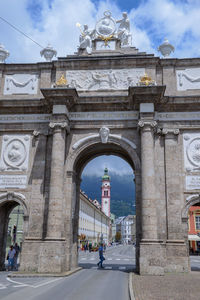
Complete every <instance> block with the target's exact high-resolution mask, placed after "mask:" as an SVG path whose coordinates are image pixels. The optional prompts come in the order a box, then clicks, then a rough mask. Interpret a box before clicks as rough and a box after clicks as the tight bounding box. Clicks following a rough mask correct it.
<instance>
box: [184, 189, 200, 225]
mask: <svg viewBox="0 0 200 300" xmlns="http://www.w3.org/2000/svg"><path fill="white" fill-rule="evenodd" d="M186 201H187V203H186V204H185V206H184V207H183V209H182V211H181V217H182V221H185V220H187V218H188V211H189V208H190V206H193V205H195V204H197V203H199V202H200V194H193V195H190V196H188V197H187V198H186Z"/></svg>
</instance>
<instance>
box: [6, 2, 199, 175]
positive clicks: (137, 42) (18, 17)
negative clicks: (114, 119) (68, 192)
mask: <svg viewBox="0 0 200 300" xmlns="http://www.w3.org/2000/svg"><path fill="white" fill-rule="evenodd" d="M105 10H110V11H111V12H112V16H113V18H115V19H119V18H121V15H122V12H123V11H127V12H128V15H129V19H130V22H131V32H132V36H133V46H135V47H137V48H139V50H140V51H145V52H147V53H154V54H155V55H159V53H158V52H157V47H158V46H159V45H160V44H161V43H162V42H163V40H164V38H165V37H166V38H168V39H169V41H170V42H171V43H172V44H173V45H174V46H175V48H176V51H175V53H174V54H173V57H178V58H183V57H199V56H200V30H199V21H200V0H107V1H106V0H0V44H3V45H4V46H5V47H6V49H7V50H9V52H10V57H9V58H8V59H7V62H9V63H12V62H18V63H21V62H38V61H41V60H42V58H41V57H40V51H41V49H42V48H40V47H39V46H38V45H36V44H35V43H33V42H32V41H30V40H29V39H27V38H25V37H24V36H23V35H21V34H20V33H18V32H16V31H15V30H13V28H11V27H10V26H9V25H8V24H7V23H5V22H4V21H3V20H2V19H1V18H3V19H5V20H6V21H8V22H9V23H11V24H12V25H13V26H15V27H17V28H18V29H19V30H21V31H22V32H24V33H25V34H27V35H28V36H30V37H31V38H32V39H33V40H35V41H36V42H37V43H39V44H40V45H41V46H42V47H45V46H46V45H47V44H48V43H50V44H51V45H52V46H53V47H54V48H55V49H56V50H57V52H58V56H59V57H63V56H66V55H68V54H73V53H74V52H75V51H76V50H77V46H78V40H79V34H80V33H79V29H78V28H77V27H76V23H77V22H79V23H80V24H82V25H83V24H88V25H89V28H91V29H93V28H94V27H95V24H96V21H97V20H98V19H100V18H101V17H102V16H103V12H104V11H105ZM105 166H107V167H108V168H109V170H110V171H112V172H113V171H115V172H120V173H121V172H125V173H129V174H131V173H132V170H131V168H130V167H129V166H128V164H127V163H126V162H124V161H123V160H121V159H117V158H116V157H111V156H109V157H103V158H102V157H99V158H97V159H95V160H93V161H91V162H90V163H89V164H88V166H86V168H85V170H84V171H85V172H87V173H88V172H89V173H91V174H92V173H97V172H100V174H102V172H103V169H104V167H105Z"/></svg>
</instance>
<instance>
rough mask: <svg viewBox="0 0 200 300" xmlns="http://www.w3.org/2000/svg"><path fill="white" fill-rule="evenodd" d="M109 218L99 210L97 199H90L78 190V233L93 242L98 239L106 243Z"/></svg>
mask: <svg viewBox="0 0 200 300" xmlns="http://www.w3.org/2000/svg"><path fill="white" fill-rule="evenodd" d="M109 224H110V218H109V217H108V216H106V215H105V213H104V212H102V210H101V205H100V204H99V202H98V201H97V200H94V201H93V200H92V199H90V198H89V197H88V196H87V195H86V194H85V193H84V192H82V191H81V192H80V210H79V230H78V235H79V237H80V236H85V240H87V241H88V242H91V243H93V244H95V243H99V242H100V241H103V242H105V243H106V244H108V241H109Z"/></svg>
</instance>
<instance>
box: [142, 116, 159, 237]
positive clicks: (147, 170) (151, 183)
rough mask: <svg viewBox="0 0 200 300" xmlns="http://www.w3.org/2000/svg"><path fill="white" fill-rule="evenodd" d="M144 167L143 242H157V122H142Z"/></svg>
mask: <svg viewBox="0 0 200 300" xmlns="http://www.w3.org/2000/svg"><path fill="white" fill-rule="evenodd" d="M138 126H139V127H140V129H141V166H142V172H141V173H142V240H157V216H156V202H155V171H154V129H155V127H156V126H157V123H156V121H154V120H149V121H144V120H140V121H139V122H138Z"/></svg>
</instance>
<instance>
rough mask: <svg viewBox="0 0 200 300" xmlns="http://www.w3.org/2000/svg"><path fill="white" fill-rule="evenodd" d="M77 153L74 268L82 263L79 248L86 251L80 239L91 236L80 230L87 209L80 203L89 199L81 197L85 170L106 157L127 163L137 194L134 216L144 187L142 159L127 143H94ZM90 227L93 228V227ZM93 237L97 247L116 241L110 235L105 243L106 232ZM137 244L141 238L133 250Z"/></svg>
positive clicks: (74, 161)
mask: <svg viewBox="0 0 200 300" xmlns="http://www.w3.org/2000/svg"><path fill="white" fill-rule="evenodd" d="M75 152H76V153H75V154H74V159H73V164H71V171H72V173H73V174H74V175H75V176H74V184H75V187H74V188H73V191H76V196H74V195H75V194H74V193H72V194H73V196H72V197H73V199H72V220H73V226H72V228H73V246H72V252H73V253H72V256H74V258H73V259H72V261H75V263H74V264H75V265H76V264H77V263H78V262H77V254H76V255H75V253H76V249H77V245H78V246H80V247H82V245H81V241H80V238H83V237H84V238H85V239H87V235H84V234H83V232H81V230H80V228H83V226H82V225H81V226H80V222H82V221H83V216H81V218H82V219H80V218H79V217H80V212H81V210H82V209H83V207H82V204H81V203H83V202H84V201H86V200H85V199H82V200H80V199H81V198H83V197H84V196H85V195H82V193H80V188H81V187H82V186H83V183H82V184H81V179H82V178H81V177H83V175H84V169H85V168H87V165H89V164H90V163H92V161H93V160H95V159H98V158H100V157H102V156H103V155H104V157H105V156H106V157H108V158H109V157H110V158H112V157H113V156H114V157H117V158H118V159H119V160H120V159H121V160H122V161H124V163H126V164H127V165H128V166H129V169H130V170H131V172H132V186H135V190H134V193H133V195H132V208H133V212H134V208H135V207H134V206H136V205H137V202H139V198H140V188H141V187H140V161H139V159H138V156H137V153H136V151H135V149H133V148H131V146H130V145H125V143H124V142H123V141H121V144H119V143H118V142H117V143H116V142H112V143H106V144H103V143H99V142H96V143H95V142H92V143H90V144H89V145H88V144H86V145H82V147H80V149H77V150H76V151H75ZM71 161H72V157H71ZM69 165H70V164H68V166H69ZM115 167H116V166H115ZM68 170H69V169H68ZM69 171H70V170H69ZM133 174H134V175H133ZM102 175H103V174H102ZM100 188H101V187H100V186H99V190H100ZM82 192H83V191H82ZM134 194H135V195H134ZM88 196H89V197H88ZM134 196H135V202H134ZM86 198H88V201H91V200H93V201H94V200H95V199H90V198H98V197H90V195H87V196H86ZM96 200H97V199H96ZM99 202H100V201H97V203H96V205H97V206H98V205H99V207H101V204H100V203H99ZM138 212H139V209H138ZM122 214H123V213H122ZM129 215H130V214H129ZM132 215H134V214H133V213H132ZM121 217H127V215H125V216H123V215H122V216H121ZM134 218H135V216H134ZM139 219H140V216H139V215H138V217H137V225H136V218H135V219H134V225H135V226H136V228H137V236H138V235H139V234H140V233H139V232H140V230H138V228H139V224H140V221H139ZM87 225H88V226H89V223H88V224H87ZM105 227H106V226H105ZM107 228H111V224H108V227H107ZM108 230H110V229H107V231H108ZM93 236H94V238H93V239H92V240H91V242H92V243H96V244H98V243H99V242H101V241H102V240H103V241H104V242H105V244H107V245H109V244H111V242H113V241H114V239H113V240H112V237H111V236H110V235H109V237H108V235H107V236H106V238H105V239H104V238H103V236H102V232H99V235H98V233H95V234H93ZM136 240H138V238H137V239H136V237H134V239H130V244H131V245H132V248H133V244H135V242H136ZM119 242H121V241H119ZM126 242H127V244H128V239H127V240H126ZM123 243H125V241H123ZM79 249H80V248H79ZM79 251H80V250H79ZM136 252H137V251H136ZM75 256H76V257H75ZM136 256H137V255H136ZM132 262H133V260H132Z"/></svg>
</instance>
